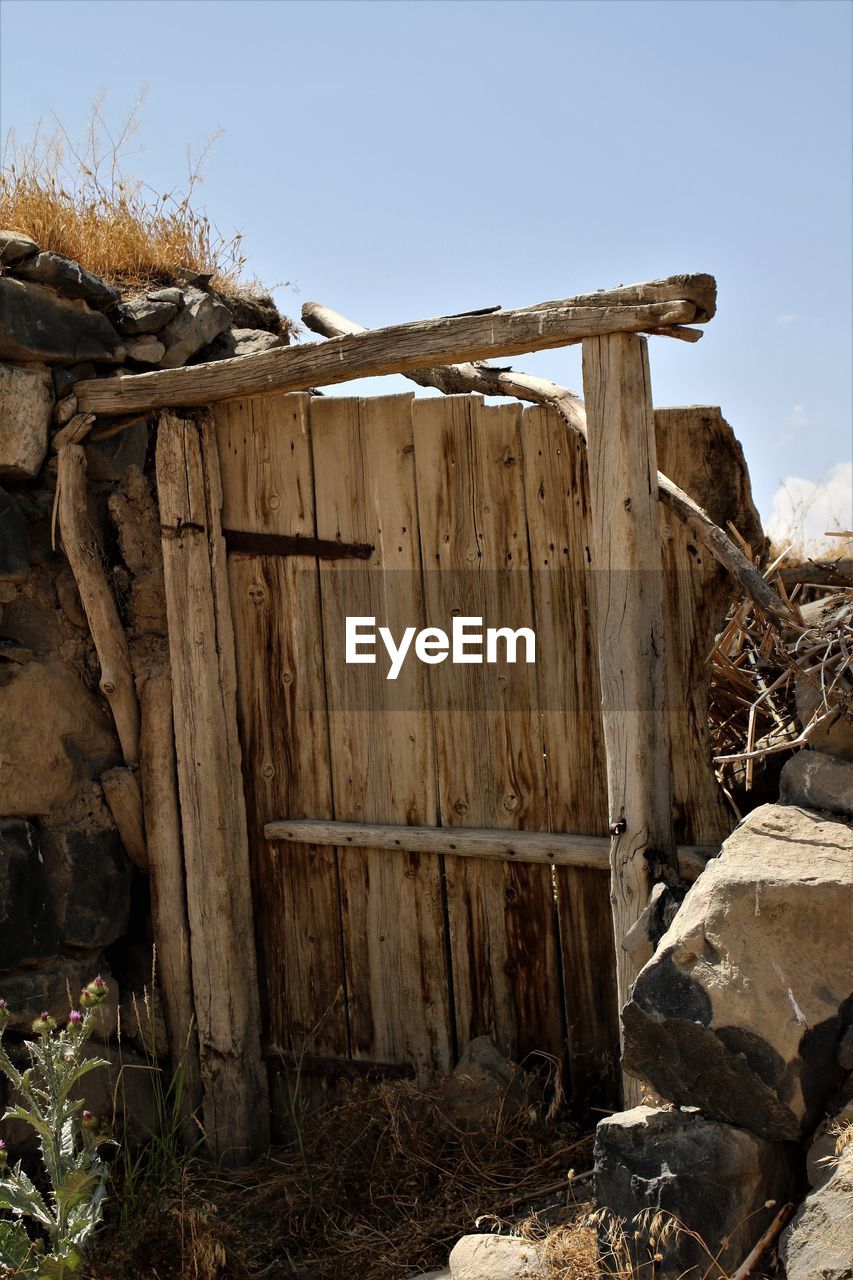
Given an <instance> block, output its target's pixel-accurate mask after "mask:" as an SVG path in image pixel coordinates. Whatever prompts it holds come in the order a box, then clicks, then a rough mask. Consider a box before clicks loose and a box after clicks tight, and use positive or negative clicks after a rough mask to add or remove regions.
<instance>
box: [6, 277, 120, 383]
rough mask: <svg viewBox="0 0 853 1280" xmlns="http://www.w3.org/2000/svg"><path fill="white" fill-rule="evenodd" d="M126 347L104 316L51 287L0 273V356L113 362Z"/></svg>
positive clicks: (56, 361)
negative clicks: (61, 295) (57, 293)
mask: <svg viewBox="0 0 853 1280" xmlns="http://www.w3.org/2000/svg"><path fill="white" fill-rule="evenodd" d="M124 355H125V351H124V347H123V346H122V344H121V339H120V338H119V335H118V334H117V333H116V331H115V329H114V328H113V326H112V325H111V324H110V322H109V320H107V318H106V316H103V315H101V313H100V312H99V311H92V310H91V309H90V307H88V306H87V305H86V303H85V302H75V301H72V300H71V299H69V298H60V297H58V296H57V295H56V294H55V293H54V292H53V291H52V290H51V289H46V288H45V287H44V286H43V285H40V284H31V283H29V282H28V281H24V280H13V279H11V278H10V277H8V276H2V277H0V360H42V361H44V362H45V363H46V364H77V363H78V362H79V361H85V360H97V361H99V362H100V363H102V364H118V363H120V362H121V361H122V360H123V359H124Z"/></svg>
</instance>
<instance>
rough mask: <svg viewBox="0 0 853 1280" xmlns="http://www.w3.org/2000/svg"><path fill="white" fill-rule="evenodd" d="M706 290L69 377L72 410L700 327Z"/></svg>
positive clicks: (103, 410) (655, 292) (142, 406)
mask: <svg viewBox="0 0 853 1280" xmlns="http://www.w3.org/2000/svg"><path fill="white" fill-rule="evenodd" d="M709 281H710V282H711V285H710V286H709V284H708V282H709ZM673 294H677V296H675V297H673ZM714 296H715V290H714V287H713V280H712V278H711V277H710V276H704V275H703V276H677V277H673V278H672V279H671V280H663V281H652V282H650V283H648V284H644V285H632V286H629V287H628V289H627V290H626V289H625V288H622V289H615V290H610V291H602V292H601V293H597V294H589V295H585V296H584V297H583V298H582V299H580V300H578V299H575V298H566V299H564V300H563V301H561V302H554V303H549V304H548V305H547V306H542V307H533V308H530V307H527V308H523V309H518V310H514V311H500V312H495V313H487V314H484V315H469V316H442V317H439V318H438V319H435V320H418V321H414V322H413V323H410V324H400V325H392V326H390V327H388V328H384V329H371V330H369V331H367V332H365V333H360V334H353V335H347V336H345V337H341V338H334V339H330V340H329V341H327V342H323V343H303V344H301V345H298V346H294V347H278V348H275V349H274V350H272V351H264V352H261V353H260V354H259V355H254V356H241V357H237V358H235V359H232V360H219V361H216V362H215V363H212V364H199V365H191V366H186V367H184V368H182V369H160V370H156V371H154V372H151V373H140V374H131V375H128V376H126V377H121V378H97V379H90V380H86V381H83V382H78V384H77V386H76V387H75V395H76V396H77V405H78V408H79V410H80V412H81V413H95V414H100V415H116V414H127V413H135V412H137V411H142V410H146V411H147V410H151V409H157V408H165V407H180V406H193V405H207V404H213V403H215V402H217V401H222V400H236V399H241V398H243V397H245V396H258V395H274V394H278V393H281V392H286V391H304V390H306V389H308V388H311V387H316V386H330V385H333V384H335V383H339V382H348V381H350V380H351V379H353V378H368V377H376V376H380V375H384V374H389V373H407V372H409V371H410V370H413V369H421V368H424V367H426V366H429V365H435V364H455V363H458V362H460V361H467V360H483V359H486V358H488V357H493V356H509V355H518V354H520V353H521V352H524V351H542V350H546V349H548V348H551V347H562V346H568V345H571V344H572V343H575V342H581V341H582V340H583V339H584V338H587V337H590V336H595V335H599V334H605V333H637V332H648V331H650V330H651V331H654V330H657V329H668V328H672V327H673V326H678V325H683V324H690V323H691V322H694V321H698V322H700V323H703V322H704V321H705V320H706V319H708V318H709V317H710V315H711V314H713V303H712V301H709V297H710V298H713V297H714Z"/></svg>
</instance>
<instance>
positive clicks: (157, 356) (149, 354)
mask: <svg viewBox="0 0 853 1280" xmlns="http://www.w3.org/2000/svg"><path fill="white" fill-rule="evenodd" d="M165 354H166V348H165V346H164V345H163V343H162V342H160V341H159V340H158V339H157V338H155V337H154V335H153V334H151V333H148V334H146V335H145V336H144V337H142V338H130V339H129V340H128V343H127V358H128V360H135V361H136V363H137V364H159V363H160V361H161V360H162V359H163V356H164V355H165Z"/></svg>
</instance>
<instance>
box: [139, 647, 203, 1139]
mask: <svg viewBox="0 0 853 1280" xmlns="http://www.w3.org/2000/svg"><path fill="white" fill-rule="evenodd" d="M140 709H141V713H142V731H141V734H140V738H139V768H140V772H141V774H142V793H143V801H144V805H145V836H146V842H147V852H148V866H149V871H150V876H151V917H152V920H153V923H154V940H155V942H156V944H157V969H158V973H159V975H160V990H161V992H162V994H163V1014H164V1017H165V1019H166V1031H167V1033H168V1036H169V1055H170V1059H171V1063H172V1070H173V1071H174V1072H175V1073H178V1072H181V1073H182V1075H183V1094H182V1097H181V1114H182V1116H183V1117H184V1118H185V1119H187V1120H188V1119H189V1118H190V1117H191V1116H192V1115H193V1113H194V1112H195V1111H197V1110H198V1109H199V1108H200V1106H201V1076H200V1070H199V1060H198V1035H197V1031H196V1025H195V1013H194V1009H193V986H192V959H191V956H190V931H189V922H188V919H187V901H186V885H185V879H184V852H183V847H182V844H181V814H180V808H179V805H178V779H177V773H176V766H175V735H174V727H173V722H172V681H171V679H170V677H169V672H168V668H166V669H165V670H155V671H154V672H152V673H151V674H150V675H149V676H148V677H147V678H146V680H145V683H144V684H143V686H142V692H141V694H140Z"/></svg>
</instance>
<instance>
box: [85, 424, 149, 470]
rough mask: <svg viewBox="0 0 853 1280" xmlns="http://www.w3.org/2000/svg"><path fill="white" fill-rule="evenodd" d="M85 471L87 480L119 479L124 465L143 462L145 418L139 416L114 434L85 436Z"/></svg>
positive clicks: (125, 466)
mask: <svg viewBox="0 0 853 1280" xmlns="http://www.w3.org/2000/svg"><path fill="white" fill-rule="evenodd" d="M84 448H85V451H86V474H87V476H88V478H89V479H90V480H120V479H121V477H122V476H123V475H124V473H125V471H127V469H128V467H139V469H140V470H142V468H143V467H144V466H145V456H146V454H147V452H148V420H147V419H146V418H140V419H139V421H138V422H132V423H130V425H129V426H127V427H125V428H124V429H123V430H122V431H117V432H116V434H115V435H114V436H107V437H106V438H105V439H103V440H91V439H89V440H87V441H86V443H85V446H84Z"/></svg>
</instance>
